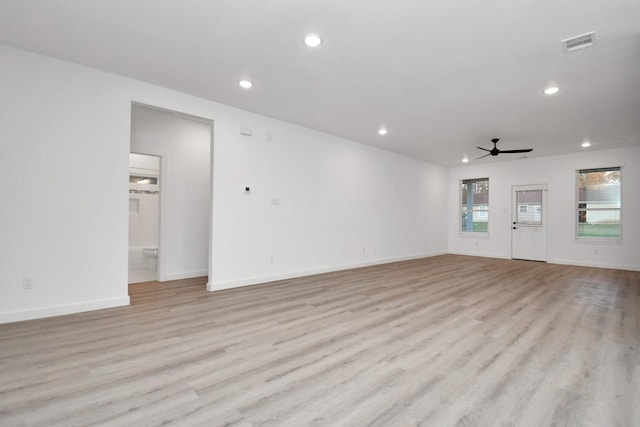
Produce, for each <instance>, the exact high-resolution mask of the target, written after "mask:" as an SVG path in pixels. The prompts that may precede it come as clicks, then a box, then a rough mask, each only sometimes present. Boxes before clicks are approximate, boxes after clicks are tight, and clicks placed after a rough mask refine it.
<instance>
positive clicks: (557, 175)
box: [449, 146, 640, 270]
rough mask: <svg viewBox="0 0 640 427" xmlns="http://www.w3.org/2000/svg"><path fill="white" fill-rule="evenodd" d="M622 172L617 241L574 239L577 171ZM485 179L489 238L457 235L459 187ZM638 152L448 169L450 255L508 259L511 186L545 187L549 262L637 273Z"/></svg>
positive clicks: (639, 239)
mask: <svg viewBox="0 0 640 427" xmlns="http://www.w3.org/2000/svg"><path fill="white" fill-rule="evenodd" d="M610 166H622V167H623V171H622V234H623V236H622V240H621V241H595V240H588V239H576V237H575V227H576V223H575V222H576V218H577V213H576V170H578V169H588V168H599V167H610ZM487 176H488V177H489V206H490V208H489V209H490V214H489V215H490V216H489V218H490V220H489V229H490V232H489V236H488V237H484V236H468V235H462V234H460V232H459V231H458V230H459V225H458V224H459V221H456V220H454V219H457V218H458V216H459V213H458V211H459V200H458V199H459V197H460V191H459V181H460V180H462V179H469V178H483V177H487ZM638 183H640V147H637V146H636V147H631V148H625V149H617V150H601V151H591V150H589V151H586V150H585V151H584V152H583V153H578V154H572V155H563V156H553V157H544V158H535V159H521V160H513V161H505V162H493V163H492V162H491V161H487V162H486V163H483V164H481V165H471V166H463V167H458V168H454V169H451V171H450V180H449V218H451V219H452V220H451V222H450V223H449V251H450V252H452V253H458V254H468V255H479V256H490V257H497V258H511V186H512V185H527V184H548V200H547V212H548V217H549V218H548V222H547V224H548V229H547V243H548V261H549V262H552V263H560V264H572V265H585V266H594V267H608V268H619V269H627V270H640V237H639V236H640V221H639V220H638V219H639V218H640V216H639V214H638V212H640V191H638V188H637V187H638Z"/></svg>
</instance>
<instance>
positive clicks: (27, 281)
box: [22, 276, 33, 290]
mask: <svg viewBox="0 0 640 427" xmlns="http://www.w3.org/2000/svg"><path fill="white" fill-rule="evenodd" d="M22 289H25V290H27V289H33V277H27V276H25V277H23V278H22Z"/></svg>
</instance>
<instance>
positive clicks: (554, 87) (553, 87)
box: [544, 86, 560, 95]
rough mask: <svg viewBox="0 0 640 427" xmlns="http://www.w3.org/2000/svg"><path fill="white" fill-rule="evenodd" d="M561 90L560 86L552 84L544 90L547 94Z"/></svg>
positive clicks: (553, 93)
mask: <svg viewBox="0 0 640 427" xmlns="http://www.w3.org/2000/svg"><path fill="white" fill-rule="evenodd" d="M558 92H560V88H559V87H558V86H551V87H548V88H546V89H545V90H544V93H545V95H555V94H556V93H558Z"/></svg>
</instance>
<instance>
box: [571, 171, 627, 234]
mask: <svg viewBox="0 0 640 427" xmlns="http://www.w3.org/2000/svg"><path fill="white" fill-rule="evenodd" d="M616 170H617V171H618V172H620V207H619V208H592V209H588V208H587V207H586V206H581V205H585V204H586V203H581V201H580V174H582V173H588V172H610V171H616ZM622 181H623V166H622V165H620V166H608V167H596V168H584V169H576V171H575V205H574V210H573V215H574V218H573V220H574V224H575V232H574V236H575V239H576V240H579V241H596V242H619V241H622V236H623V221H622V217H623V211H622V209H623V202H622V199H623V197H622V193H623V191H622V189H623V188H622V187H623V183H622ZM588 210H593V211H598V210H603V211H618V212H619V218H620V227H619V230H620V233H619V235H618V236H617V237H610V236H599V237H597V236H580V235H579V232H580V220H579V218H580V212H585V217H586V212H587V211H588Z"/></svg>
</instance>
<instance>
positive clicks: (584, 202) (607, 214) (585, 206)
mask: <svg viewBox="0 0 640 427" xmlns="http://www.w3.org/2000/svg"><path fill="white" fill-rule="evenodd" d="M620 181H621V180H620V168H619V167H614V168H601V169H582V170H579V171H578V180H577V182H578V208H577V213H578V215H577V222H578V226H577V235H578V237H595V238H617V239H619V238H620V211H621V208H622V203H621V199H620Z"/></svg>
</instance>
